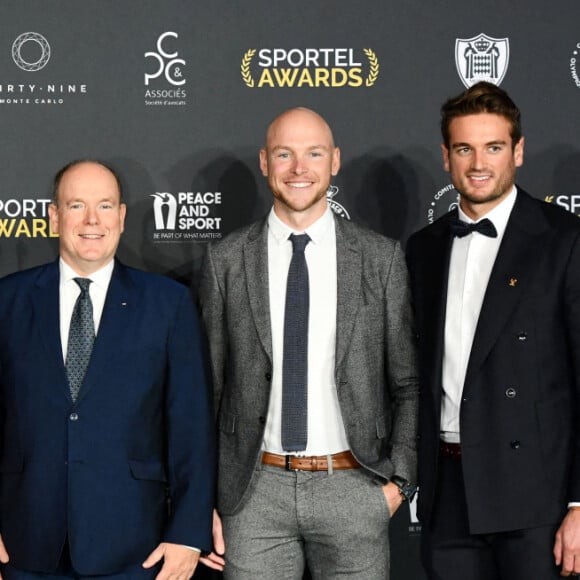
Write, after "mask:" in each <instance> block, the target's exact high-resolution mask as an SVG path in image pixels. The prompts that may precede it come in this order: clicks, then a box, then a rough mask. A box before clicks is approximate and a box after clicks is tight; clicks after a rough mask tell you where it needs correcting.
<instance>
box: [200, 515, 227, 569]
mask: <svg viewBox="0 0 580 580" xmlns="http://www.w3.org/2000/svg"><path fill="white" fill-rule="evenodd" d="M225 551H226V545H225V542H224V534H223V532H222V520H221V518H220V517H219V515H218V513H217V511H216V510H213V552H212V553H211V554H209V555H208V556H204V557H203V558H201V562H202V564H205V565H206V566H207V567H208V568H213V569H214V570H220V571H221V570H223V569H224V566H225V565H226V561H225V560H224V557H223V556H224V553H225Z"/></svg>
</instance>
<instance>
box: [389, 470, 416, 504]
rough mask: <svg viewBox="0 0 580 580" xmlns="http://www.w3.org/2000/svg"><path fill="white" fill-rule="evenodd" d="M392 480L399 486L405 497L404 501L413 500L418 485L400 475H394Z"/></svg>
mask: <svg viewBox="0 0 580 580" xmlns="http://www.w3.org/2000/svg"><path fill="white" fill-rule="evenodd" d="M390 481H392V482H393V483H394V484H395V485H396V486H397V487H398V488H399V493H400V494H401V496H402V497H403V501H412V500H413V498H414V497H415V494H416V493H417V486H416V485H413V484H412V483H409V482H408V481H407V480H406V479H404V478H403V477H399V476H398V475H393V477H391V479H390Z"/></svg>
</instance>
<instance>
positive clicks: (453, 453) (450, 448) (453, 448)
mask: <svg viewBox="0 0 580 580" xmlns="http://www.w3.org/2000/svg"><path fill="white" fill-rule="evenodd" d="M439 453H440V454H441V455H442V456H443V457H449V458H451V459H461V445H460V444H459V443H447V442H446V441H443V440H442V439H441V440H439Z"/></svg>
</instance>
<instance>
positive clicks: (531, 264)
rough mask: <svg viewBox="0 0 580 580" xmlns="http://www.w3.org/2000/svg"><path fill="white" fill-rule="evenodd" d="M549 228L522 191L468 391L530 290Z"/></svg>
mask: <svg viewBox="0 0 580 580" xmlns="http://www.w3.org/2000/svg"><path fill="white" fill-rule="evenodd" d="M546 229H547V225H546V223H545V221H544V218H543V216H542V214H541V213H540V212H539V210H538V208H536V207H535V205H534V204H533V202H532V201H531V200H530V199H529V198H528V197H527V194H525V193H523V192H522V191H520V192H519V193H518V198H517V200H516V205H515V206H514V209H513V210H512V214H511V216H510V219H509V221H508V224H507V227H506V231H505V233H504V237H503V240H502V243H501V246H500V248H499V251H498V254H497V258H496V260H495V263H494V266H493V269H492V271H491V275H490V278H489V282H488V285H487V290H486V293H485V297H484V300H483V304H482V307H481V312H480V315H479V320H478V324H477V328H476V331H475V336H474V338H473V345H472V347H471V356H470V359H469V363H468V366H467V373H466V377H465V385H466V388H467V387H468V386H469V385H470V384H471V382H472V377H474V376H475V375H476V374H477V372H478V369H479V367H480V366H481V364H482V363H483V361H484V360H485V359H486V357H487V355H488V354H489V352H490V350H491V349H492V348H493V345H494V344H495V342H496V340H497V337H498V336H499V335H500V333H501V331H502V329H503V327H504V325H505V324H506V322H507V320H508V318H509V317H510V315H511V313H512V312H513V310H514V309H515V308H516V306H517V305H518V303H519V302H520V300H521V297H522V293H523V292H524V291H525V289H526V288H527V287H529V284H527V282H529V281H530V279H531V278H532V275H533V272H534V270H535V267H536V265H537V264H538V262H539V260H538V256H539V255H540V254H541V248H542V246H543V242H544V238H543V237H542V236H543V235H544V234H545V232H546Z"/></svg>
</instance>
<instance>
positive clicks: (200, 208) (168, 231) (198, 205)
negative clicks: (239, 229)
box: [151, 191, 222, 242]
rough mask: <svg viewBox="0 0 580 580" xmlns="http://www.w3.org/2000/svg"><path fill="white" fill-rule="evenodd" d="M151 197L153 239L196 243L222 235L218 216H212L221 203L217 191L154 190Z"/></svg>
mask: <svg viewBox="0 0 580 580" xmlns="http://www.w3.org/2000/svg"><path fill="white" fill-rule="evenodd" d="M151 197H152V198H153V215H154V218H155V231H154V232H153V241H154V242H199V241H208V240H213V239H216V238H221V237H222V233H221V231H220V228H221V222H222V218H221V217H218V216H215V215H213V214H214V213H215V210H216V209H217V208H219V207H220V206H221V203H222V194H221V192H219V191H206V192H205V193H201V192H193V191H180V192H179V193H177V195H173V194H172V193H168V192H156V193H152V194H151Z"/></svg>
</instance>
